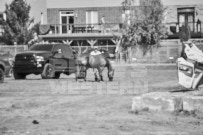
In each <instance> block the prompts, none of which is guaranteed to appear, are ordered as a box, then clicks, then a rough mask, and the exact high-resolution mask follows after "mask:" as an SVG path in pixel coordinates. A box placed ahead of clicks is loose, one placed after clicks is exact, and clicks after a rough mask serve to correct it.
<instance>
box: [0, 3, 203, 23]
mask: <svg viewBox="0 0 203 135" xmlns="http://www.w3.org/2000/svg"><path fill="white" fill-rule="evenodd" d="M11 1H12V0H0V11H4V10H5V4H6V3H10V2H11ZM26 1H27V2H28V3H29V4H30V5H31V11H30V16H31V17H34V18H35V22H39V21H40V16H41V12H43V14H44V23H46V22H47V18H46V15H47V12H46V9H47V8H57V7H63V8H65V7H69V6H70V5H71V4H72V5H73V6H74V7H76V6H77V7H81V6H83V7H84V6H92V5H93V6H94V5H99V6H101V5H107V6H108V5H109V6H116V5H118V6H119V5H120V3H121V2H122V1H124V0H107V1H108V2H107V3H106V2H103V1H104V0H26ZM162 2H163V4H164V5H194V4H203V0H162ZM80 3H81V4H80ZM89 3H91V5H89Z"/></svg>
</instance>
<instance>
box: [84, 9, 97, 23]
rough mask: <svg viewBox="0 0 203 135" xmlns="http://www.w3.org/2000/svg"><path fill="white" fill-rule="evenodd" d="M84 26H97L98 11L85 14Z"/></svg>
mask: <svg viewBox="0 0 203 135" xmlns="http://www.w3.org/2000/svg"><path fill="white" fill-rule="evenodd" d="M86 24H98V11H87V12H86Z"/></svg>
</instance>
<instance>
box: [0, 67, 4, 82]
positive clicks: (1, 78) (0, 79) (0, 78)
mask: <svg viewBox="0 0 203 135" xmlns="http://www.w3.org/2000/svg"><path fill="white" fill-rule="evenodd" d="M3 82H4V71H3V69H2V68H0V83H3Z"/></svg>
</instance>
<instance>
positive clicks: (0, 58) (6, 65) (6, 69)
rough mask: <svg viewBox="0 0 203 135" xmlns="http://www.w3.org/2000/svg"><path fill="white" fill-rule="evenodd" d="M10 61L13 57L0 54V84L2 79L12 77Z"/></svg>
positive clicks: (7, 54)
mask: <svg viewBox="0 0 203 135" xmlns="http://www.w3.org/2000/svg"><path fill="white" fill-rule="evenodd" d="M12 60H13V56H12V55H11V54H9V53H2V52H1V53H0V83H2V82H3V81H4V77H5V76H6V77H11V76H12Z"/></svg>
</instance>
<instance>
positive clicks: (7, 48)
mask: <svg viewBox="0 0 203 135" xmlns="http://www.w3.org/2000/svg"><path fill="white" fill-rule="evenodd" d="M27 49H28V46H27V45H16V46H11V45H0V53H2V52H3V53H10V54H11V55H13V56H15V55H16V54H17V53H21V52H24V51H25V50H27Z"/></svg>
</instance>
